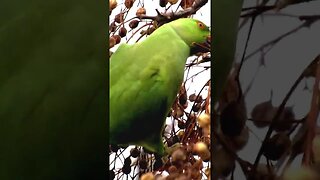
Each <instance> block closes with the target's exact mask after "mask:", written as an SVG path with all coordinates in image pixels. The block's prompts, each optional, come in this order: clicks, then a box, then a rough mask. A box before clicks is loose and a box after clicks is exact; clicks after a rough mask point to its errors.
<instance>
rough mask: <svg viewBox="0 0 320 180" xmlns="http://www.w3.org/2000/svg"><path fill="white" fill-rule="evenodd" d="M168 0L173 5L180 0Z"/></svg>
mask: <svg viewBox="0 0 320 180" xmlns="http://www.w3.org/2000/svg"><path fill="white" fill-rule="evenodd" d="M168 2H169V3H170V4H171V5H173V4H177V2H178V0H168Z"/></svg>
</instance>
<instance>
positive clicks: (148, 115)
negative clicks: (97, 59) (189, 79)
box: [109, 18, 210, 155]
mask: <svg viewBox="0 0 320 180" xmlns="http://www.w3.org/2000/svg"><path fill="white" fill-rule="evenodd" d="M209 36H210V30H209V28H208V27H207V26H206V25H205V24H203V23H202V22H200V21H198V20H195V19H191V18H181V19H178V20H174V21H172V22H170V23H167V24H164V25H163V26H161V27H159V28H158V29H156V30H155V31H154V32H153V33H152V34H151V35H150V36H148V37H147V38H146V39H145V40H143V41H141V42H137V43H136V44H133V45H128V44H122V45H120V47H119V48H118V49H117V51H116V52H115V53H114V54H112V56H111V58H110V82H109V83H110V94H109V97H110V106H109V107H110V123H109V125H110V127H109V128H110V132H109V133H110V135H109V140H110V144H123V145H124V144H126V145H140V146H143V147H145V148H146V149H148V150H149V151H152V152H156V153H158V154H160V155H163V154H164V146H163V141H162V135H161V134H162V130H163V126H164V122H165V119H166V116H167V114H168V112H169V109H170V108H171V106H172V104H173V102H174V100H175V98H176V95H177V93H178V91H179V88H180V86H181V83H182V80H183V74H184V67H185V63H186V60H187V58H188V57H189V55H190V48H191V47H193V46H194V43H204V42H206V40H207V38H208V37H209Z"/></svg>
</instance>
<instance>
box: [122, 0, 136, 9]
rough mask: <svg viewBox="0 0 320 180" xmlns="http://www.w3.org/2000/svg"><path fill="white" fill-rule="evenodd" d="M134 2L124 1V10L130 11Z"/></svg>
mask: <svg viewBox="0 0 320 180" xmlns="http://www.w3.org/2000/svg"><path fill="white" fill-rule="evenodd" d="M133 3H134V1H133V0H125V1H124V5H125V6H126V8H128V9H130V8H131V7H132V6H133Z"/></svg>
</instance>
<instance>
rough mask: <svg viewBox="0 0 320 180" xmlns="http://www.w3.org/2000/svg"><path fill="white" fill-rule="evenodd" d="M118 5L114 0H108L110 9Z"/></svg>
mask: <svg viewBox="0 0 320 180" xmlns="http://www.w3.org/2000/svg"><path fill="white" fill-rule="evenodd" d="M117 5H118V3H117V1H116V0H109V10H110V11H112V10H113V9H114V8H116V7H117Z"/></svg>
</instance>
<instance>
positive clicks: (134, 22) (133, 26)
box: [129, 20, 140, 29]
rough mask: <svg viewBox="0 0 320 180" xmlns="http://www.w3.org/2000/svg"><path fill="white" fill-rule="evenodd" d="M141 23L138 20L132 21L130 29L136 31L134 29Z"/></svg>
mask: <svg viewBox="0 0 320 180" xmlns="http://www.w3.org/2000/svg"><path fill="white" fill-rule="evenodd" d="M139 22H140V21H138V20H132V21H130V23H129V27H130V28H131V29H134V28H136V27H137V26H138V25H139Z"/></svg>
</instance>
